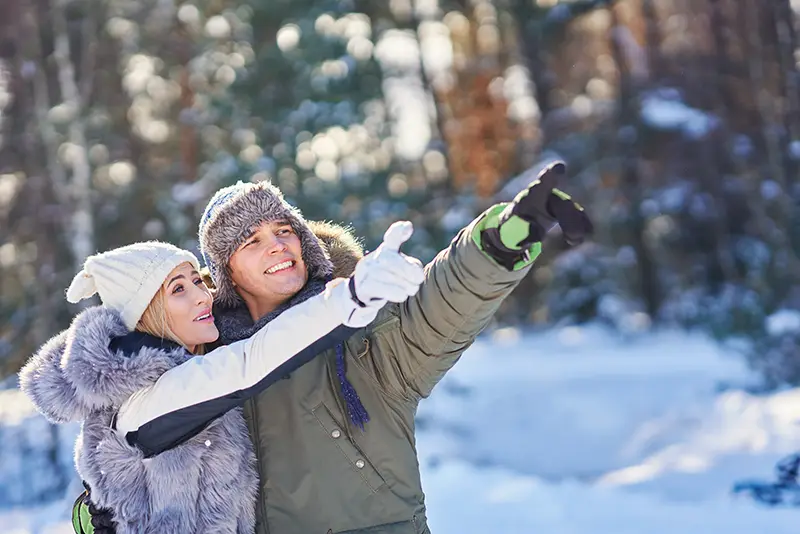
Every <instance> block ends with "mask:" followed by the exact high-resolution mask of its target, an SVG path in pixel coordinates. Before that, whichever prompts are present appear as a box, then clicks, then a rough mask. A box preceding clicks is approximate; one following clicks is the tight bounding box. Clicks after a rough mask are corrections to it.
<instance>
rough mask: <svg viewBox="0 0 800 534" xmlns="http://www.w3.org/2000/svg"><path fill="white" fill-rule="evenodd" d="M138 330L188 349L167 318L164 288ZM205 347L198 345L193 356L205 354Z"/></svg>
mask: <svg viewBox="0 0 800 534" xmlns="http://www.w3.org/2000/svg"><path fill="white" fill-rule="evenodd" d="M136 330H137V331H139V332H144V333H145V334H150V335H151V336H155V337H160V338H162V339H168V340H170V341H174V342H175V343H177V344H179V345H181V346H182V347H186V344H185V343H184V342H183V341H181V340H180V338H178V336H177V335H176V334H175V332H173V331H172V328H170V327H169V317H168V316H167V304H166V295H165V290H164V286H161V288H160V289H159V290H158V293H156V294H155V296H154V297H153V299H152V300H151V301H150V304H148V305H147V308H146V309H145V310H144V313H143V314H142V317H141V319H139V323H138V324H137V325H136ZM204 353H205V345H204V344H200V345H197V346H196V347H195V349H194V352H193V354H204Z"/></svg>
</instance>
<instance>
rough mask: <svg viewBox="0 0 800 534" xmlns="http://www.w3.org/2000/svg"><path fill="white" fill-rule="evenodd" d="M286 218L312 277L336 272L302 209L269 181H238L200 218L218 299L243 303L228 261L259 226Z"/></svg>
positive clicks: (203, 246) (215, 198)
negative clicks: (296, 236) (235, 286)
mask: <svg viewBox="0 0 800 534" xmlns="http://www.w3.org/2000/svg"><path fill="white" fill-rule="evenodd" d="M276 219H286V220H288V221H289V223H290V224H291V225H292V228H293V229H294V231H295V232H296V233H297V235H298V236H299V237H300V243H301V245H302V250H303V261H304V262H305V264H306V267H307V268H308V276H309V278H318V279H322V280H325V279H327V278H329V277H330V276H331V273H333V265H332V263H331V260H330V258H329V257H328V254H327V252H326V251H325V249H324V248H323V247H322V245H321V244H320V242H319V240H318V239H317V237H316V236H315V235H314V233H313V232H312V231H311V229H310V228H309V226H308V223H307V222H306V220H305V219H304V218H303V215H302V214H301V213H300V210H298V209H297V208H295V207H294V206H291V205H290V204H289V203H288V202H286V200H285V199H284V198H283V193H281V191H280V189H278V188H277V187H275V186H274V185H272V184H271V183H269V182H266V181H264V182H257V183H245V182H241V181H240V182H237V183H235V184H234V185H231V186H228V187H224V188H222V189H220V190H219V191H217V192H216V193H215V194H214V196H213V197H211V200H209V201H208V204H207V205H206V209H205V210H204V212H203V217H202V218H201V219H200V228H199V232H198V233H199V237H200V252H201V253H202V255H203V261H204V262H205V264H206V266H207V267H208V270H209V272H210V273H211V278H212V280H213V281H214V285H215V286H216V288H217V293H216V297H215V301H216V302H217V303H218V304H222V305H223V306H226V307H233V306H236V305H237V304H240V303H241V302H242V300H241V297H240V296H239V294H238V293H237V292H236V289H235V288H234V286H233V282H232V280H231V277H230V269H229V267H228V262H229V261H230V259H231V256H233V253H234V252H236V250H237V249H238V248H239V247H240V246H241V244H242V243H244V242H245V240H246V239H247V238H248V237H249V236H250V234H251V232H252V230H253V229H254V228H255V227H257V226H258V225H260V224H262V223H264V222H267V221H274V220H276Z"/></svg>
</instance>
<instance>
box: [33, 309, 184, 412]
mask: <svg viewBox="0 0 800 534" xmlns="http://www.w3.org/2000/svg"><path fill="white" fill-rule="evenodd" d="M128 333H129V330H128V328H127V327H126V326H125V323H124V321H123V320H122V316H121V315H120V314H119V313H118V312H116V311H114V310H111V309H108V308H104V307H102V306H96V307H92V308H88V309H86V310H84V311H83V312H81V313H80V314H78V315H77V316H76V317H75V319H74V320H73V321H72V324H71V325H70V327H69V328H68V329H67V330H66V331H64V332H62V333H60V334H59V335H57V336H55V337H54V338H52V339H51V340H50V341H48V342H47V343H45V344H44V346H42V348H41V349H39V351H38V352H37V353H36V354H34V355H33V357H31V359H30V360H29V361H28V362H27V363H26V364H25V366H24V367H23V368H22V370H21V371H20V374H19V381H20V389H22V391H23V392H24V393H25V394H26V395H27V396H28V397H29V398H30V399H31V400H32V401H33V403H34V405H35V406H36V408H37V409H38V410H39V411H40V412H42V413H43V414H44V415H45V417H47V419H49V420H50V421H53V422H56V423H66V422H69V421H83V420H84V419H85V418H86V417H87V416H88V415H89V414H90V413H91V412H92V411H96V410H101V409H105V408H118V407H119V406H121V405H122V403H123V402H125V400H127V399H128V397H130V396H131V395H132V394H133V393H135V392H137V391H139V390H140V389H142V388H144V387H147V386H149V385H150V384H152V383H154V382H155V381H156V380H157V379H158V377H160V376H161V375H162V374H163V373H164V372H165V371H167V370H168V369H171V368H172V367H175V366H176V365H179V364H180V363H183V362H184V361H186V360H187V359H188V358H190V357H191V354H189V353H188V352H187V351H186V350H184V349H183V348H181V349H175V350H169V351H165V350H163V349H156V348H142V349H141V350H139V351H138V352H137V353H135V354H125V353H123V352H122V351H112V350H111V349H110V348H109V344H110V342H111V340H112V339H113V338H115V337H121V336H124V335H125V334H128Z"/></svg>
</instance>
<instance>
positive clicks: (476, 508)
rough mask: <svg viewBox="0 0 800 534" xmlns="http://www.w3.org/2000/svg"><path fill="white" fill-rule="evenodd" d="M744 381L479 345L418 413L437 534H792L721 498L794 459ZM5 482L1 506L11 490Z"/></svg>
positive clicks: (551, 348)
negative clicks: (788, 457) (779, 463)
mask: <svg viewBox="0 0 800 534" xmlns="http://www.w3.org/2000/svg"><path fill="white" fill-rule="evenodd" d="M750 378H751V377H750V374H749V372H748V371H747V369H746V368H745V366H744V363H743V361H742V360H741V359H740V358H739V357H738V356H736V355H735V354H733V353H730V352H726V351H725V350H723V349H722V348H720V347H718V346H717V345H715V344H714V343H712V342H710V341H708V340H706V339H705V338H703V337H701V336H693V335H687V334H684V333H677V332H664V333H657V334H647V335H643V336H641V337H636V338H620V337H618V336H615V335H613V334H609V333H607V332H605V331H604V330H602V329H600V328H599V327H589V328H565V329H558V330H551V331H548V332H544V333H537V334H526V335H520V334H519V333H518V332H515V331H513V330H500V331H497V332H495V333H494V334H491V335H486V336H484V337H483V338H481V340H479V342H478V343H476V345H475V346H474V347H473V348H471V349H470V350H469V351H468V352H467V353H466V354H465V355H464V357H463V359H462V361H461V362H460V363H459V364H458V365H457V366H456V368H455V369H454V370H453V371H452V372H451V373H449V374H448V375H447V377H446V378H445V379H444V381H443V382H442V384H441V385H440V386H439V387H438V388H437V390H436V391H435V393H434V394H433V395H432V396H431V398H430V399H428V400H426V401H424V402H423V404H422V406H421V409H420V413H419V431H418V446H419V453H420V461H421V465H422V471H423V484H424V487H425V490H426V493H427V502H428V509H429V518H430V523H431V529H432V530H433V532H435V533H437V534H455V533H458V534H471V533H475V534H478V533H481V534H483V533H485V532H498V533H506V534H517V533H519V534H528V533H531V532H546V533H547V534H626V533H632V534H633V533H636V534H641V533H643V532H647V533H648V534H666V533H670V534H672V533H681V534H693V533H697V534H701V533H702V534H707V533H714V532H719V533H724V534H745V533H746V534H752V533H754V532H769V533H770V534H784V533H786V534H789V533H792V534H794V533H796V532H797V529H798V527H797V522H798V519H800V510H797V509H766V508H764V507H762V506H759V505H756V504H754V503H753V502H752V501H750V500H748V499H744V498H737V497H734V496H732V495H731V493H730V489H731V486H732V485H733V483H734V482H736V481H738V480H741V479H743V478H763V479H771V478H772V476H773V475H772V473H773V466H774V463H775V461H776V460H777V459H778V458H780V457H782V456H783V455H785V454H787V453H790V452H793V451H795V450H797V449H800V424H798V423H800V389H795V390H787V391H782V392H778V393H774V394H771V395H765V396H755V395H751V394H748V393H746V392H745V391H744V389H743V387H744V386H745V385H746V384H747V383H748V381H749V380H750ZM0 393H2V392H0ZM9 393H11V392H9ZM0 402H1V401H0ZM2 413H3V412H2V411H1V410H0V414H2ZM12 419H14V418H13V417H11V416H10V415H8V414H6V415H5V416H3V415H0V434H3V432H5V433H6V434H9V435H11V434H10V432H11V431H10V430H9V427H11V426H13V425H14V424H17V425H18V426H19V425H21V426H25V427H28V426H36V425H40V424H41V423H40V420H39V418H38V417H32V416H26V417H24V418H23V419H25V421H22V422H20V421H19V419H20V418H19V417H17V418H16V420H17V423H14V421H12ZM37 421H39V422H37ZM19 432H21V431H17V433H19ZM39 432H41V431H37V433H39ZM27 434H30V431H27V432H26V435H27ZM3 435H4V434H3ZM0 438H2V435H0ZM4 441H5V440H3V439H0V452H1V453H2V457H3V463H0V465H3V466H5V465H7V464H8V463H9V462H7V461H5V457H6V455H8V454H9V450H8V445H7V443H4ZM20 461H21V460H20ZM11 463H12V464H13V462H11ZM16 465H18V464H16ZM4 480H10V477H9V476H6V477H5V478H3V473H2V471H0V493H2V491H3V490H5V491H9V490H11V491H13V488H3V487H2V481H4ZM28 481H29V483H30V479H29V478H28ZM71 498H72V496H68V497H67V498H66V500H63V501H61V502H55V503H52V504H49V505H45V506H39V507H36V508H30V509H21V508H14V509H10V510H9V509H6V510H5V511H2V510H0V527H4V528H3V532H9V527H10V532H13V533H15V534H17V533H19V534H23V533H28V532H31V533H33V532H42V533H44V532H47V533H56V532H69V525H68V523H67V511H68V508H69V505H70V504H71Z"/></svg>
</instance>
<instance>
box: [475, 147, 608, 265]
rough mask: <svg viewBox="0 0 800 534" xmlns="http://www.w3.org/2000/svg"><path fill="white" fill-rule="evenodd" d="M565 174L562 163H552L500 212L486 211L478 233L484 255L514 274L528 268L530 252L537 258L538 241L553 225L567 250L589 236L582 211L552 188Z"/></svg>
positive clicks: (588, 222)
mask: <svg viewBox="0 0 800 534" xmlns="http://www.w3.org/2000/svg"><path fill="white" fill-rule="evenodd" d="M565 173H566V166H565V165H564V163H563V162H556V163H552V164H550V165H548V166H547V167H546V168H545V169H543V170H542V171H541V172H540V173H539V176H538V177H537V178H536V180H534V181H533V182H532V183H531V184H530V185H529V186H528V187H526V188H525V189H524V190H523V191H521V192H520V193H519V194H518V195H517V196H516V197H515V198H514V200H512V201H511V202H510V203H509V204H507V205H505V206H504V207H503V209H502V211H499V213H498V212H496V211H495V210H490V212H489V214H488V215H487V218H486V220H485V221H484V222H483V224H482V225H481V226H482V228H481V230H480V246H481V248H482V249H483V250H484V252H486V253H487V254H488V255H489V256H491V257H492V258H493V259H494V260H495V261H497V263H499V264H500V265H502V266H504V267H505V268H507V269H508V270H516V269H520V268H522V267H524V266H526V265H528V264H530V262H531V256H532V249H533V248H535V249H536V250H535V253H536V254H537V255H538V252H539V251H540V247H541V245H540V243H541V242H542V239H544V236H545V235H546V234H547V232H549V231H550V229H551V228H553V227H554V226H555V225H556V224H558V225H559V226H560V227H561V231H562V232H563V234H564V239H565V240H566V241H567V243H568V244H569V245H571V246H574V245H579V244H580V243H582V242H583V240H584V239H585V238H586V237H587V236H589V235H591V234H592V232H593V230H594V227H593V226H592V222H591V221H590V220H589V217H588V216H587V215H586V212H584V210H583V207H582V206H581V205H580V204H578V203H577V202H574V201H573V200H572V198H571V197H570V196H569V195H568V194H566V193H564V192H563V191H561V190H559V189H556V187H555V186H556V181H557V180H558V178H559V176H563V175H564V174H565ZM498 209H499V207H498Z"/></svg>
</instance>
